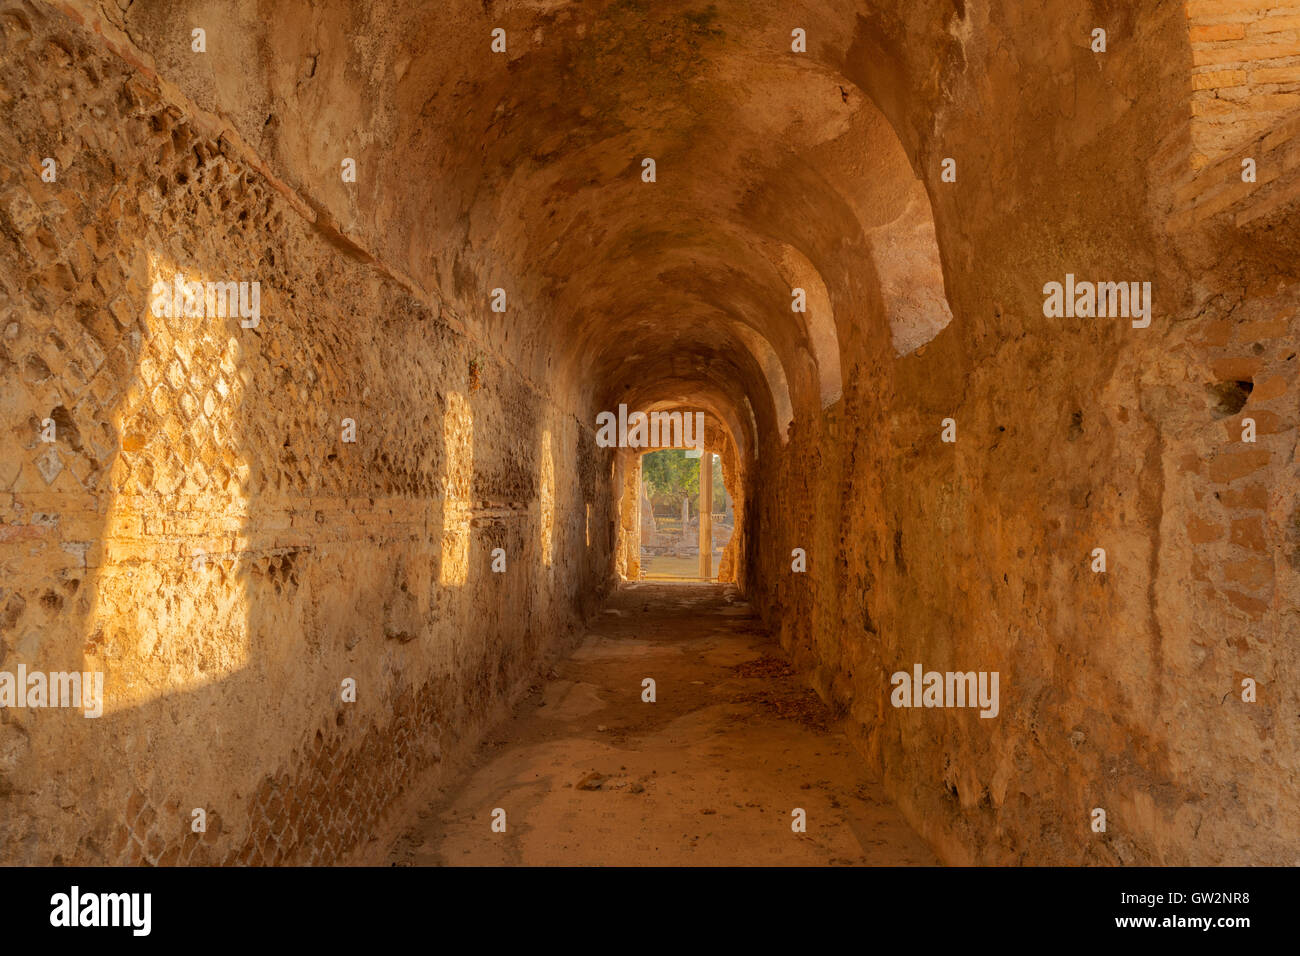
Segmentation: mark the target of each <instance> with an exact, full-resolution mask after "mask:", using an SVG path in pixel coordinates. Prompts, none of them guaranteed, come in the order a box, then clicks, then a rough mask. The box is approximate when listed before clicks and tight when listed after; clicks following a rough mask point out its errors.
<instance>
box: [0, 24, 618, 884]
mask: <svg viewBox="0 0 1300 956" xmlns="http://www.w3.org/2000/svg"><path fill="white" fill-rule="evenodd" d="M2 19H3V23H4V35H3V36H4V40H3V42H4V48H3V55H4V59H5V62H6V64H7V67H6V71H5V89H6V95H5V97H4V101H3V104H0V113H2V114H3V122H2V123H0V142H2V144H3V149H2V150H0V153H2V154H3V157H4V161H3V165H0V206H2V207H3V208H2V211H0V244H2V247H3V249H4V257H3V259H4V263H5V267H4V270H3V274H0V312H2V313H3V322H0V325H2V326H3V328H4V329H5V330H6V331H5V335H4V339H3V351H0V362H3V366H4V368H3V373H4V374H3V380H4V390H3V403H2V404H0V415H2V416H3V434H4V438H5V441H6V452H5V454H4V469H5V473H4V476H3V480H4V492H3V497H2V498H0V520H2V521H3V524H2V525H0V530H2V531H3V534H2V536H0V564H2V565H3V567H4V585H3V594H2V597H0V606H3V608H4V612H3V613H4V616H3V623H2V627H3V631H2V632H0V640H2V641H3V644H2V645H0V646H2V647H3V652H2V656H3V659H4V662H5V664H6V666H7V667H10V668H12V667H13V666H15V665H16V664H17V663H18V662H24V663H26V665H27V666H28V667H29V668H32V669H36V668H38V667H40V668H44V669H46V670H87V671H93V670H102V671H104V672H105V674H106V685H107V686H106V691H105V714H104V716H103V717H102V718H100V719H98V720H86V719H84V718H83V717H82V716H81V714H80V713H75V712H74V713H70V712H67V711H55V710H50V711H44V712H40V711H32V710H18V709H6V710H5V711H4V712H3V721H4V722H3V724H0V733H2V734H3V738H4V746H3V748H0V752H3V755H4V757H3V764H2V765H0V774H2V775H3V776H2V777H0V779H3V783H4V792H5V813H4V827H3V831H2V832H0V839H2V841H3V843H2V845H3V849H2V850H0V858H3V859H5V860H6V861H7V862H23V863H49V862H64V863H135V862H141V861H147V862H151V863H174V862H193V863H218V862H238V863H282V862H329V861H331V860H334V859H336V858H338V857H339V856H340V855H341V854H342V853H344V852H345V851H347V850H348V849H349V848H350V847H352V846H354V845H355V844H356V843H357V841H358V840H360V839H364V838H365V836H366V834H367V830H368V827H369V826H370V825H371V824H372V823H373V822H374V821H375V820H376V819H377V817H378V815H379V814H380V813H381V811H382V810H383V809H384V808H385V806H386V805H387V804H388V803H389V802H390V801H391V799H392V798H393V797H394V796H395V795H396V794H397V793H399V792H400V790H401V788H402V786H403V785H404V783H405V782H406V781H407V780H408V779H409V778H410V776H411V775H412V774H413V773H415V772H416V771H418V770H420V769H422V768H426V767H429V766H432V765H434V764H436V763H437V761H438V760H439V759H440V758H441V755H442V753H443V752H444V751H445V750H447V749H449V748H451V749H454V748H456V747H457V746H462V745H465V744H466V743H469V742H473V740H474V739H475V737H476V734H477V730H478V728H479V727H480V726H481V725H482V724H483V722H484V721H485V720H486V719H488V718H489V717H490V715H491V714H492V713H493V712H494V711H495V710H496V709H497V708H499V707H500V706H501V704H502V702H503V701H508V700H509V699H510V698H511V696H512V695H513V694H514V693H516V692H517V690H518V688H519V687H520V685H521V684H522V683H526V682H527V680H528V678H529V677H530V675H531V672H532V668H534V667H535V666H536V663H537V661H538V659H539V655H540V653H541V652H542V651H543V650H544V649H545V648H546V647H547V646H549V645H553V644H554V643H555V642H556V640H557V639H558V638H557V635H565V634H567V633H568V631H569V629H570V625H571V624H572V622H573V621H574V620H577V619H581V618H582V617H583V616H584V614H585V613H587V612H589V611H590V610H591V609H592V608H593V607H594V605H595V603H596V602H597V601H598V599H599V595H600V593H601V590H602V588H603V584H604V582H603V580H602V568H603V566H604V564H605V563H606V561H607V558H608V555H609V548H610V542H609V541H608V540H606V539H605V538H603V537H602V536H601V535H599V534H596V535H594V536H592V543H591V544H590V545H588V543H587V540H586V537H585V535H586V534H587V531H586V529H585V528H584V523H583V518H582V515H583V512H584V506H585V503H588V502H590V503H591V504H592V505H593V506H594V507H596V508H597V509H598V511H599V513H602V514H603V513H607V512H608V508H609V504H608V500H607V496H608V489H607V488H606V487H605V486H604V485H603V484H602V483H601V482H599V481H598V480H597V478H596V476H597V475H598V474H599V468H600V467H601V466H600V465H599V464H598V463H597V457H598V456H597V449H596V448H595V446H594V445H593V444H592V443H591V442H590V440H589V438H580V436H579V432H580V429H579V427H578V425H577V423H576V422H575V421H574V420H573V418H572V417H571V416H568V415H566V414H565V413H564V412H563V410H561V409H559V408H557V407H556V406H555V405H553V404H550V403H548V402H547V401H546V400H545V397H544V396H543V395H542V394H541V393H540V392H539V391H538V389H536V387H534V386H533V385H532V384H531V383H530V382H528V381H527V380H526V379H524V378H522V377H521V376H520V375H519V374H518V373H517V372H515V371H514V370H512V369H511V368H510V367H509V365H508V364H506V363H503V362H500V361H498V360H494V359H488V360H487V361H486V362H485V363H484V364H485V366H486V370H485V372H484V375H483V378H484V382H483V385H482V387H481V388H479V389H477V390H473V391H472V390H471V389H470V387H469V382H468V380H467V368H468V364H469V362H470V361H471V359H472V357H474V356H476V355H478V354H480V353H481V352H482V351H483V346H482V345H481V344H478V343H476V342H475V341H474V340H473V339H472V338H470V337H468V336H466V335H465V334H464V333H463V332H458V331H456V330H455V329H454V328H453V327H452V326H451V325H450V324H449V322H448V316H449V315H454V311H455V306H453V305H452V304H451V303H448V302H445V301H442V300H439V299H436V298H424V297H422V296H421V295H419V294H417V293H416V292H415V291H413V290H411V289H408V288H404V287H403V286H402V285H401V284H400V283H399V282H397V281H394V280H393V279H392V278H389V277H387V276H385V275H383V274H381V273H379V272H377V271H376V270H375V269H374V268H373V267H372V266H371V265H370V264H367V263H364V262H358V261H356V259H355V258H354V257H352V256H350V255H347V254H344V253H342V252H340V251H339V250H338V249H337V248H335V247H334V246H332V245H331V244H330V243H329V242H327V241H326V240H325V238H324V237H323V236H322V235H321V233H320V232H319V231H318V230H316V229H315V228H313V226H312V224H310V223H308V222H305V221H304V220H303V218H302V216H301V215H300V213H299V212H298V211H297V210H296V209H294V208H292V207H291V206H290V204H288V203H287V202H286V201H285V200H284V199H283V198H282V197H281V195H280V194H279V193H278V192H277V191H276V190H274V189H272V188H269V187H268V186H267V184H266V183H265V181H264V180H263V178H262V177H261V176H260V174H259V173H258V172H257V171H256V170H254V169H251V168H249V167H248V166H247V165H246V164H244V163H242V162H241V161H240V159H239V157H238V156H236V155H231V154H230V152H229V151H223V146H222V143H221V142H219V141H217V140H214V139H212V138H211V137H209V136H205V135H204V134H203V133H202V132H201V131H199V130H196V129H195V127H194V126H193V125H192V124H191V123H190V122H189V121H188V120H187V117H186V115H185V114H184V112H183V111H181V110H179V109H178V108H177V106H176V105H175V104H172V103H169V102H167V100H166V98H165V97H164V96H163V95H162V94H161V92H160V91H159V90H158V89H157V87H156V86H155V85H154V84H152V83H151V82H150V81H149V79H148V78H147V77H145V76H142V75H141V74H140V73H139V72H138V71H133V70H131V69H129V68H128V67H127V66H126V65H125V64H123V63H122V62H121V61H120V60H119V59H118V58H116V57H114V56H112V55H108V54H105V53H104V52H103V51H102V50H100V49H99V48H98V47H97V45H96V43H95V40H94V39H93V38H92V37H90V36H88V35H87V34H86V33H85V32H83V31H81V30H79V29H77V28H75V27H74V26H72V25H71V24H69V23H68V22H66V21H65V20H63V19H62V18H61V17H58V16H56V15H53V14H49V13H45V12H41V11H39V10H37V9H36V8H31V7H29V6H27V5H25V4H19V5H13V4H10V5H9V6H8V7H7V8H6V9H5V10H4V11H3V17H2ZM72 64H75V68H73V66H72ZM10 67H12V69H11V68H10ZM52 109H53V110H57V114H56V115H47V114H49V111H50V110H52ZM44 155H53V156H54V157H55V158H56V159H58V161H59V166H58V168H59V170H60V174H59V178H58V181H57V182H56V183H50V184H46V183H44V182H42V180H41V177H40V159H41V157H42V156H44ZM176 272H182V273H183V274H184V275H185V276H186V277H187V278H189V279H200V280H210V281H217V280H221V281H224V280H227V279H234V280H237V281H239V280H257V281H259V282H260V284H261V316H260V322H259V324H258V325H257V326H256V327H255V328H244V327H242V326H241V322H240V320H239V318H238V317H235V318H233V319H226V318H217V317H213V316H208V317H202V318H159V317H157V316H155V314H154V312H153V310H152V309H151V307H150V306H151V301H152V299H151V289H152V286H153V283H154V282H155V281H158V280H159V279H160V278H161V279H162V280H164V281H165V282H168V283H170V282H171V281H172V279H173V275H174V274H175V273H176ZM345 418H350V419H352V420H353V421H354V422H355V426H356V440H355V442H350V443H349V442H344V441H343V440H342V437H341V436H342V435H343V419H345ZM45 419H53V421H54V422H55V425H56V434H57V440H56V441H55V442H53V443H45V442H43V441H41V439H40V435H39V432H40V427H41V426H40V423H41V422H42V421H43V420H45ZM543 459H545V460H546V461H547V462H548V463H549V469H550V470H549V473H548V479H547V482H546V483H545V486H544V483H543V481H542V479H541V478H540V477H539V476H541V475H542V473H543V468H542V461H543ZM498 546H500V547H504V548H505V549H506V551H507V553H508V554H509V556H510V562H511V565H512V572H513V573H512V575H511V577H510V578H509V582H510V583H509V585H508V586H507V585H505V584H504V583H503V580H502V578H501V577H500V576H498V575H493V574H491V573H488V562H489V552H490V551H491V549H492V548H493V547H498ZM543 548H546V549H548V550H549V551H550V552H551V554H550V560H549V562H547V563H546V565H545V566H543V563H542V562H541V561H540V560H538V556H539V555H540V553H541V551H542V550H543ZM345 678H351V679H352V680H354V681H355V682H356V687H357V693H356V703H355V704H351V703H344V702H342V701H341V699H340V686H341V682H342V681H343V680H344V679H345ZM92 782H93V783H92ZM194 808H204V809H205V810H206V812H207V814H208V817H209V825H208V828H207V831H206V833H205V834H196V833H192V832H191V826H190V824H191V812H192V810H193V809H194Z"/></svg>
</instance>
